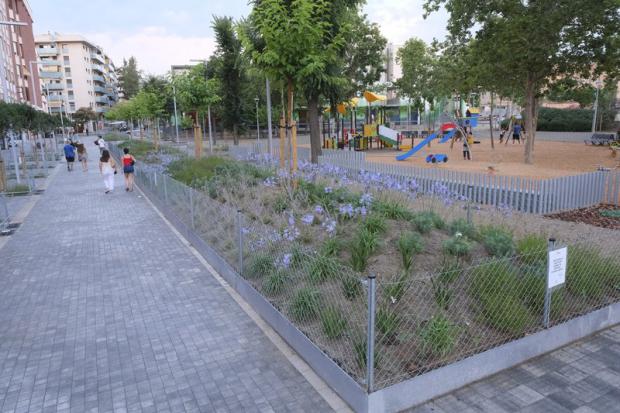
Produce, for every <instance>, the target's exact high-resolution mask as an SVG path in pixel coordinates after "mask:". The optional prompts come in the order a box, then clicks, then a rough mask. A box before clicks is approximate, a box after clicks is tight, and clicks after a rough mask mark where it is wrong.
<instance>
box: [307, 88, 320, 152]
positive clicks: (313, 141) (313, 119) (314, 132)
mask: <svg viewBox="0 0 620 413" xmlns="http://www.w3.org/2000/svg"><path fill="white" fill-rule="evenodd" d="M308 122H309V123H310V160H311V162H312V163H318V162H319V156H320V155H321V130H320V121H319V97H318V96H309V97H308Z"/></svg>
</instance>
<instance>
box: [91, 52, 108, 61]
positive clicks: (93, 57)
mask: <svg viewBox="0 0 620 413" xmlns="http://www.w3.org/2000/svg"><path fill="white" fill-rule="evenodd" d="M90 58H91V59H93V60H96V61H97V62H101V63H105V60H104V58H103V56H102V55H100V54H97V53H91V54H90Z"/></svg>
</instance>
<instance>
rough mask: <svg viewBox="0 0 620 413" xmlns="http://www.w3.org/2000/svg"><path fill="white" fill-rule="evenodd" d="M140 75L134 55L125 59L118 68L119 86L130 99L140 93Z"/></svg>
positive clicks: (125, 96) (126, 97)
mask: <svg viewBox="0 0 620 413" xmlns="http://www.w3.org/2000/svg"><path fill="white" fill-rule="evenodd" d="M140 77H141V76H140V72H139V71H138V62H137V61H136V58H135V57H133V56H132V57H130V58H129V60H128V61H127V60H123V66H121V67H120V68H119V69H118V86H119V89H120V91H121V93H122V94H123V97H124V98H125V99H127V100H129V99H131V98H132V97H134V96H135V95H136V94H138V91H139V90H140Z"/></svg>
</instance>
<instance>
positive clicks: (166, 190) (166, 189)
mask: <svg viewBox="0 0 620 413" xmlns="http://www.w3.org/2000/svg"><path fill="white" fill-rule="evenodd" d="M161 180H162V181H163V183H164V204H165V205H168V185H167V184H166V175H162V176H161Z"/></svg>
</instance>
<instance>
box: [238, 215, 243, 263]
mask: <svg viewBox="0 0 620 413" xmlns="http://www.w3.org/2000/svg"><path fill="white" fill-rule="evenodd" d="M242 220H243V219H242V215H241V210H240V209H238V210H237V241H238V244H237V248H238V249H239V274H243V227H242V225H241V224H242Z"/></svg>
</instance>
